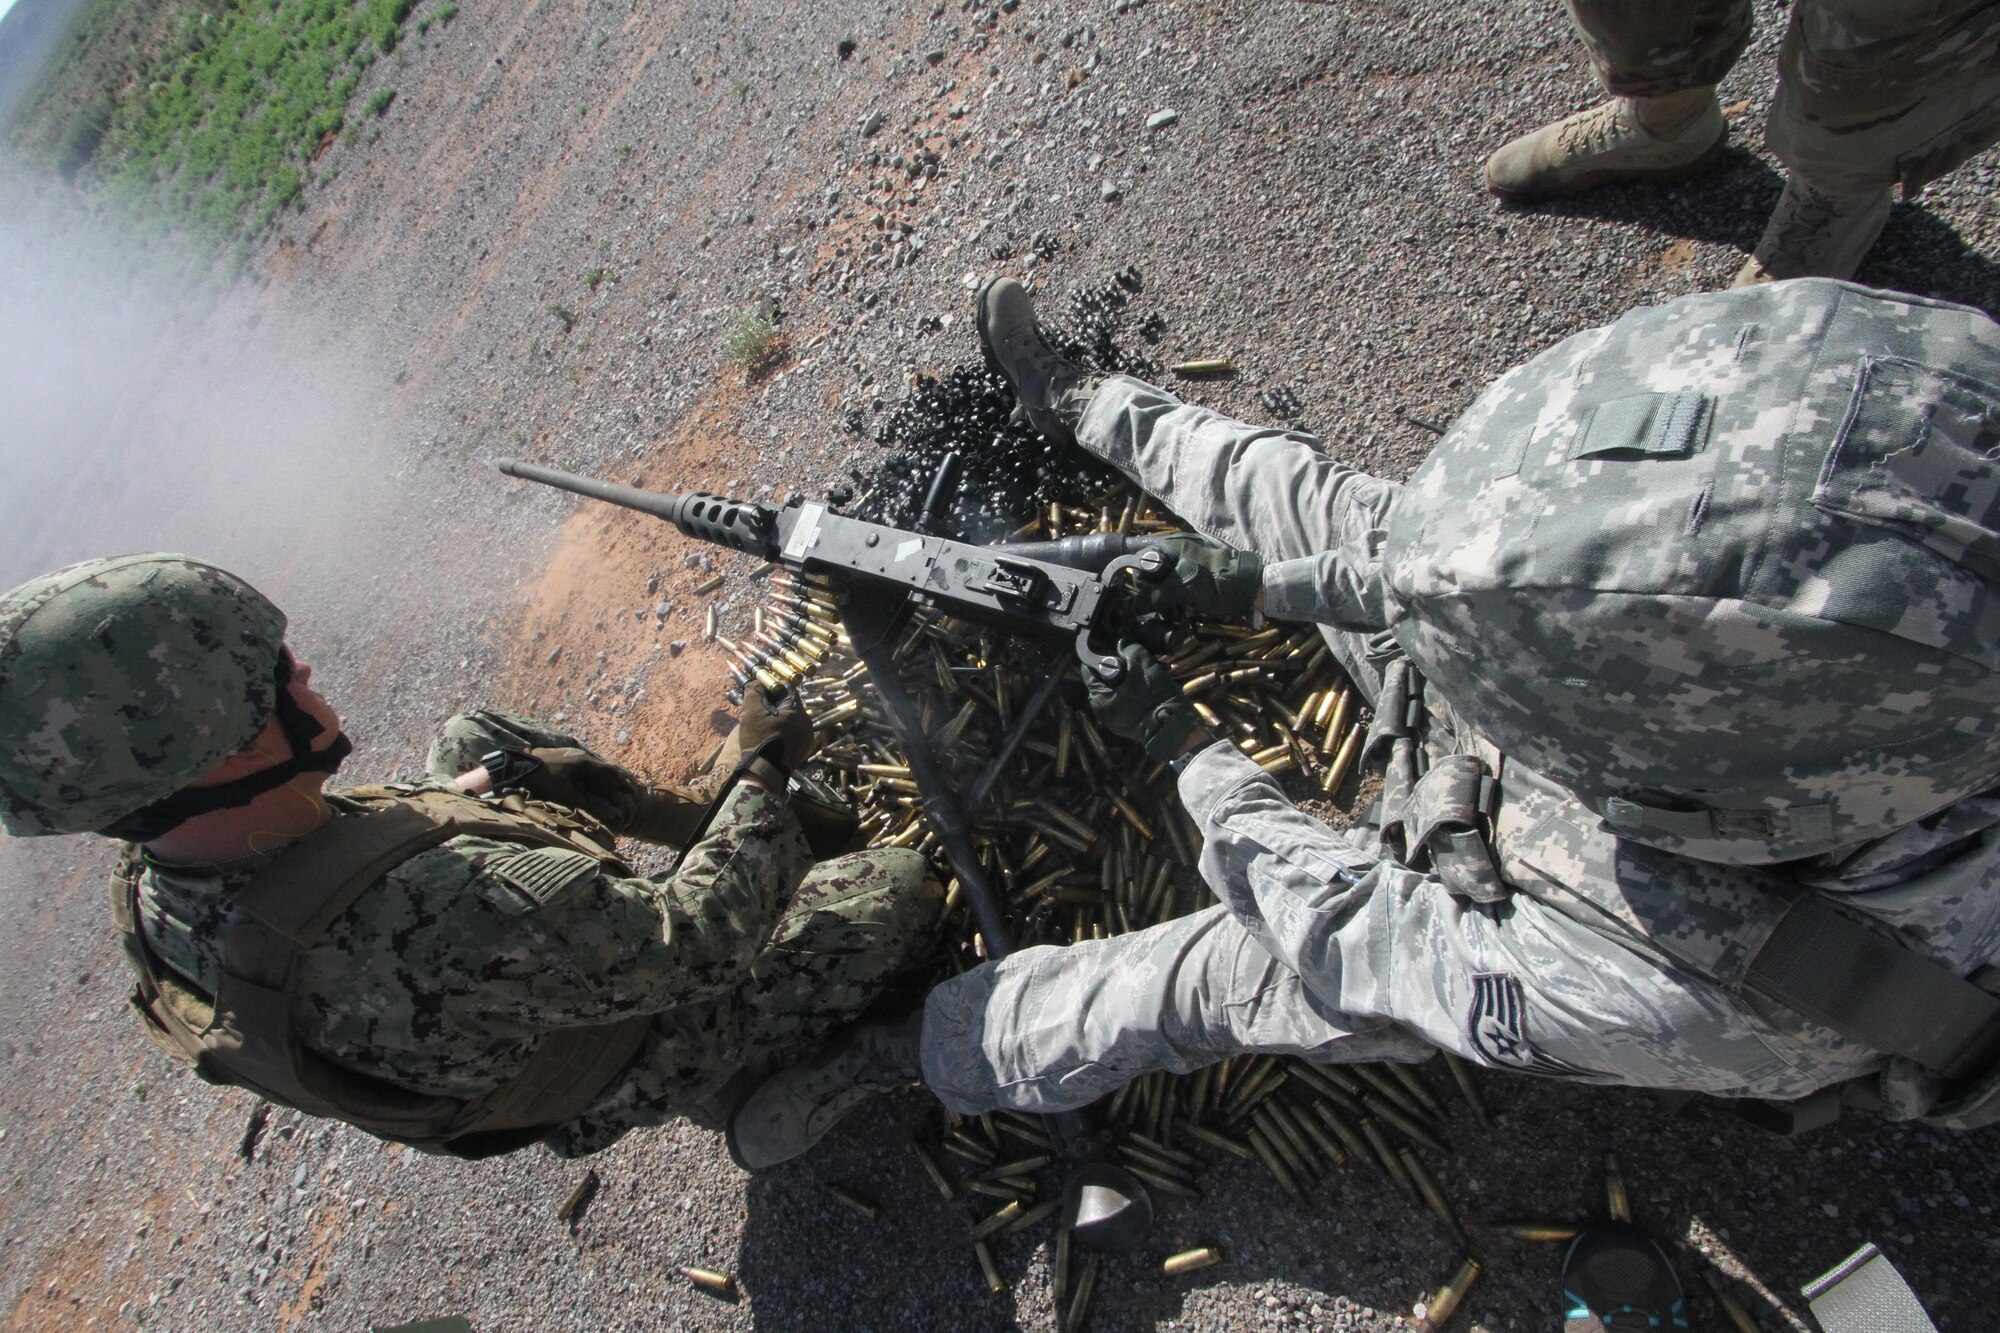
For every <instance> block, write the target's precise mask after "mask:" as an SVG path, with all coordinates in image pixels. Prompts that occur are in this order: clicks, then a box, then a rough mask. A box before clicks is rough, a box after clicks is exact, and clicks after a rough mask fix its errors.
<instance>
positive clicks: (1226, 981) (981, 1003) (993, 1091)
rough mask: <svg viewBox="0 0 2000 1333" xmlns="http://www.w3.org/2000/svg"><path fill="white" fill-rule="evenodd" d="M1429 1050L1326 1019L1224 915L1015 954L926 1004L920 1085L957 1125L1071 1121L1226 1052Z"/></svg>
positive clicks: (1349, 1056) (1292, 975)
mask: <svg viewBox="0 0 2000 1333" xmlns="http://www.w3.org/2000/svg"><path fill="white" fill-rule="evenodd" d="M1430 1053H1431V1047H1430V1045H1429V1044H1428V1043H1427V1042H1425V1041H1424V1040H1423V1039H1421V1038H1419V1037H1417V1036H1415V1035H1413V1034H1411V1033H1410V1032H1408V1031H1406V1030H1404V1029H1403V1028H1401V1027H1399V1026H1398V1025H1396V1024H1394V1023H1390V1022H1386V1021H1384V1020H1382V1019H1374V1018H1360V1019H1356V1018H1351V1017H1349V1016H1347V1015H1343V1014H1337V1013H1331V1012H1328V1011H1327V1010H1326V1008H1325V1006H1323V1005H1321V1004H1320V1003H1319V1002H1318V1001H1317V1000H1316V999H1314V998H1313V996H1312V994H1311V992H1309V991H1308V990H1307V989H1306V988H1305V985H1304V983H1303V982H1301V981H1300V979H1299V974H1298V973H1297V972H1294V971H1293V970H1292V969H1291V968H1289V967H1286V966H1285V965H1284V964H1282V963H1280V962H1278V961H1277V960H1276V959H1274V958H1273V957H1271V955H1270V954H1269V953H1267V952H1265V950H1264V949H1263V947H1262V946H1261V945H1259V944H1258V943H1257V941H1256V940H1255V939H1253V938H1252V937H1251V935H1250V933H1249V932H1248V931H1246V930H1244V929H1243V927H1242V926H1241V925H1240V924H1239V923H1238V922H1237V921H1236V919H1235V918H1233V917H1232V916H1230V915H1229V912H1228V910H1227V909H1226V908H1222V907H1211V908H1209V909H1208V910H1207V911H1205V912H1197V913H1195V914H1194V915H1192V916H1184V917H1178V918H1176V919H1174V920H1172V921H1167V922H1163V923H1161V924H1160V925H1158V926H1154V927H1152V928H1151V929H1149V930H1144V931H1140V932H1137V933H1134V934H1129V935H1118V936H1114V937H1112V938H1111V939H1108V940H1090V941H1085V942H1083V943H1079V944H1072V945H1069V946H1067V947H1065V948H1057V947H1053V946H1042V947H1039V948H1034V949H1025V950H1022V951H1021V952H1020V953H1015V954H1010V955H1008V956H1007V958H1005V959H1004V960H1002V961H1001V962H999V963H996V964H990V965H988V966H986V967H981V968H977V969H975V970H973V971H971V972H968V973H966V974H965V975H964V976H961V977H955V978H953V979H951V980H950V981H947V982H946V983H945V984H943V985H941V986H939V987H938V988H937V989H935V990H933V991H932V992H931V993H930V995H929V997H928V998H927V999H926V1000H925V1002H924V1023H923V1045H922V1060H923V1071H924V1085H925V1086H926V1087H928V1088H929V1089H930V1090H931V1091H932V1092H934V1093H936V1094H937V1096H938V1099H939V1100H940V1101H942V1102H944V1104H945V1105H946V1106H948V1107H950V1108H951V1109H952V1110H954V1111H957V1112H959V1113H961V1114H964V1115H972V1114H978V1113H983V1112H986V1111H991V1110H995V1109H998V1108H1001V1107H1006V1108H1010V1109H1013V1110H1018V1111H1034V1112H1052V1111H1063V1110H1073V1109H1075V1108H1077V1107H1082V1106H1088V1105H1089V1104H1090V1103H1092V1102H1094V1101H1096V1100H1097V1099H1098V1098H1100V1097H1103V1096H1105V1095H1107V1094H1109V1093H1111V1092H1114V1091H1116V1090H1117V1089H1118V1088H1119V1087H1121V1086H1122V1085H1124V1084H1125V1083H1127V1082H1129V1081H1131V1080H1132V1079H1134V1078H1137V1077H1139V1076H1140V1075H1141V1074H1146V1073H1150V1072H1151V1071H1153V1070H1156V1069H1165V1070H1169V1071H1171V1072H1173V1073H1176V1074H1185V1073H1189V1072H1191V1071H1193V1070H1196V1069H1200V1068H1201V1067H1202V1066H1204V1065H1210V1064H1214V1063H1215V1062H1216V1061H1218V1060H1222V1059H1225V1058H1227V1057H1229V1056H1232V1055H1242V1054H1258V1055H1298V1056H1304V1057H1305V1058H1306V1059H1309V1060H1314V1061H1318V1062H1323V1063H1334V1062H1346V1061H1355V1060H1422V1059H1424V1058H1426V1057H1427V1056H1428V1055H1429V1054H1430Z"/></svg>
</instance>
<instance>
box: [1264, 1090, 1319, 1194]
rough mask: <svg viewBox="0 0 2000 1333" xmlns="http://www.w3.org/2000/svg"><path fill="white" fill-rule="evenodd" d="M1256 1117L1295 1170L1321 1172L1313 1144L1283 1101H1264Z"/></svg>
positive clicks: (1310, 1173) (1304, 1172)
mask: <svg viewBox="0 0 2000 1333" xmlns="http://www.w3.org/2000/svg"><path fill="white" fill-rule="evenodd" d="M1255 1119H1256V1121H1257V1123H1258V1124H1261V1125H1262V1126H1263V1127H1264V1133H1265V1134H1266V1135H1268V1136H1269V1137H1270V1140H1271V1145H1272V1146H1273V1147H1275V1148H1276V1149H1277V1150H1278V1151H1279V1153H1281V1154H1282V1155H1283V1156H1284V1158H1285V1160H1286V1161H1288V1162H1290V1163H1291V1164H1292V1167H1293V1169H1294V1170H1296V1171H1297V1172H1298V1173H1299V1174H1300V1175H1302V1176H1316V1175H1318V1174H1319V1171H1318V1170H1317V1163H1316V1162H1315V1160H1314V1159H1315V1156H1316V1154H1315V1153H1314V1152H1313V1149H1312V1145H1311V1143H1310V1142H1308V1141H1307V1139H1306V1136H1305V1134H1304V1133H1303V1132H1301V1131H1300V1129H1299V1127H1298V1126H1297V1125H1295V1124H1293V1123H1292V1117H1291V1115H1290V1114H1289V1113H1288V1112H1287V1111H1286V1109H1285V1104H1284V1103H1283V1102H1281V1101H1279V1100H1278V1099H1276V1098H1272V1099H1270V1100H1269V1101H1266V1102H1264V1103H1263V1104H1262V1105H1260V1106H1259V1107H1258V1108H1257V1113H1256V1116H1255Z"/></svg>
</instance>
